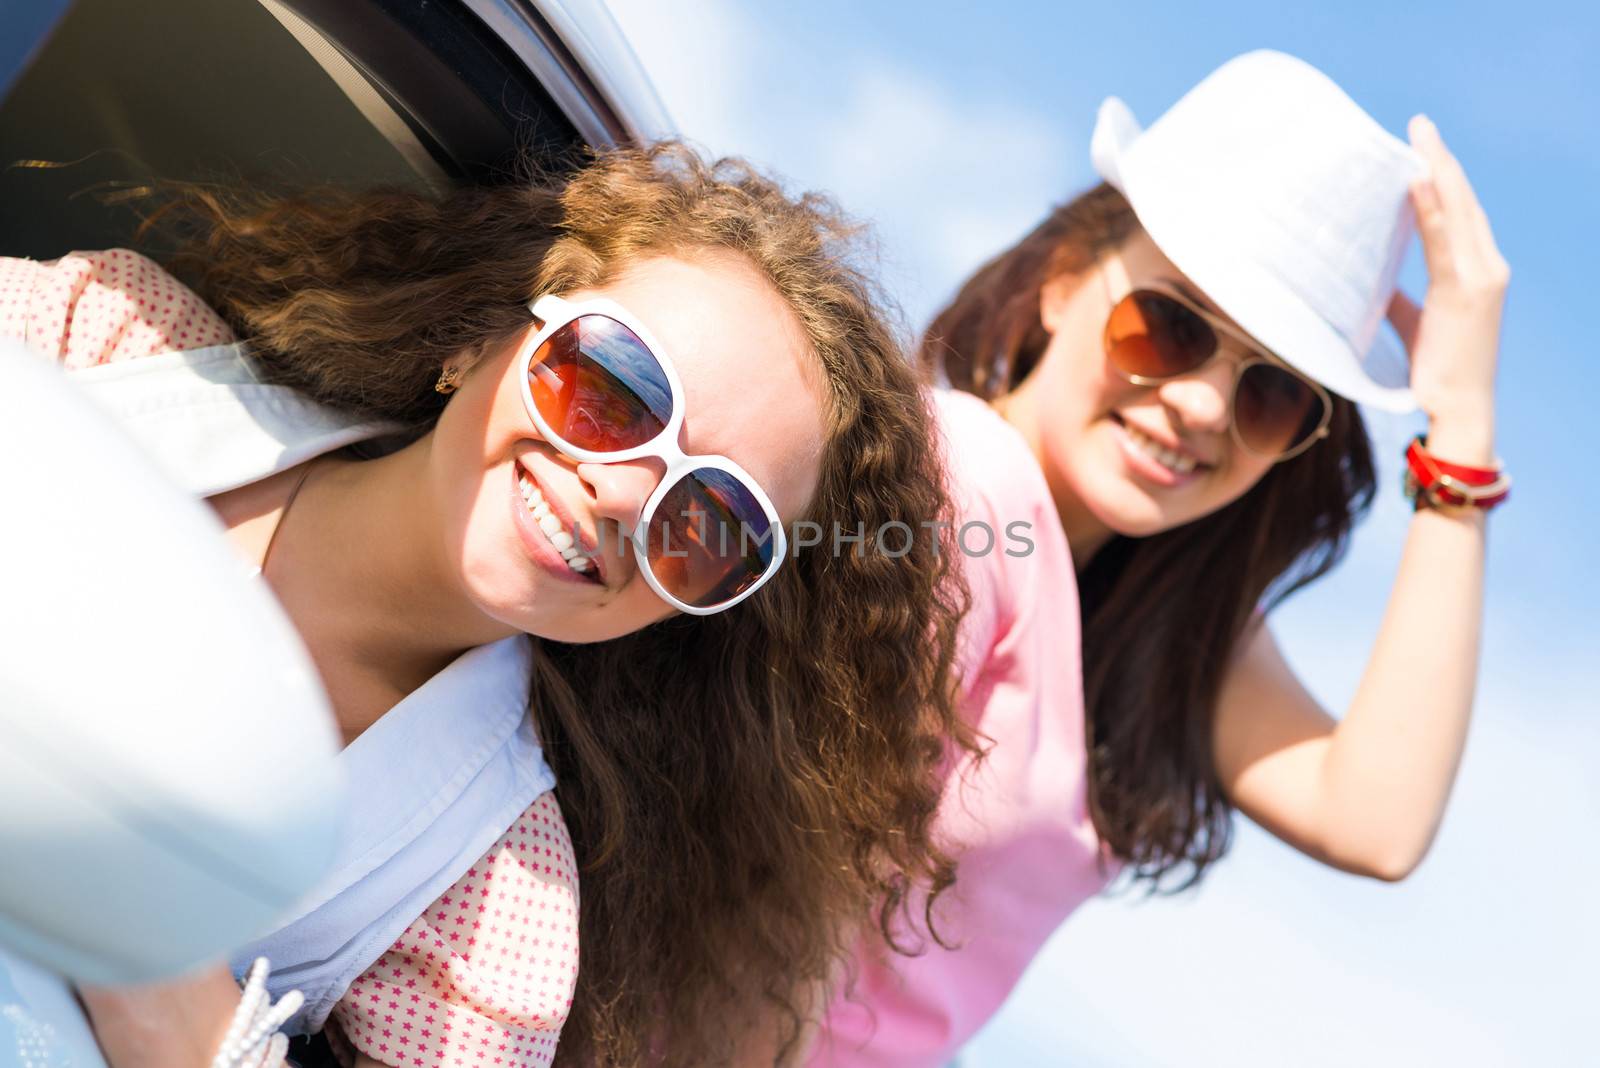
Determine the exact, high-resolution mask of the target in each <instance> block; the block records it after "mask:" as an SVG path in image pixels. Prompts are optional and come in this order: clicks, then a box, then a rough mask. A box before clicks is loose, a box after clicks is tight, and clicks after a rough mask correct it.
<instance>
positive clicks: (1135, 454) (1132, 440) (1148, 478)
mask: <svg viewBox="0 0 1600 1068" xmlns="http://www.w3.org/2000/svg"><path fill="white" fill-rule="evenodd" d="M1111 422H1112V426H1113V430H1112V433H1113V434H1115V435H1116V438H1117V445H1118V448H1119V449H1120V451H1121V453H1122V457H1123V461H1124V462H1125V463H1126V464H1127V465H1128V467H1129V469H1130V470H1131V471H1132V473H1133V474H1135V475H1137V476H1139V477H1140V478H1141V479H1142V480H1143V481H1145V482H1150V483H1154V484H1155V485H1157V486H1161V487H1163V488H1166V489H1176V488H1179V487H1181V486H1187V485H1189V484H1190V483H1191V482H1194V481H1195V480H1196V479H1198V478H1199V477H1200V476H1201V475H1203V474H1205V473H1206V472H1207V471H1208V470H1209V468H1208V467H1207V466H1205V465H1203V464H1197V465H1196V466H1195V467H1194V469H1193V470H1190V471H1188V472H1183V473H1180V472H1178V471H1175V470H1173V469H1172V468H1170V467H1168V466H1167V465H1166V464H1164V463H1162V462H1160V461H1159V460H1157V459H1156V458H1155V457H1154V456H1151V455H1150V454H1149V453H1148V452H1146V451H1145V446H1143V445H1142V444H1141V443H1140V442H1139V441H1138V440H1137V438H1136V437H1135V436H1134V432H1133V431H1131V430H1130V429H1129V428H1128V427H1127V426H1126V425H1125V424H1124V423H1123V421H1122V420H1121V419H1120V418H1116V417H1113V419H1112V420H1111Z"/></svg>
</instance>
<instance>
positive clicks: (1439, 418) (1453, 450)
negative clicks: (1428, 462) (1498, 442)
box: [1428, 409, 1495, 467]
mask: <svg viewBox="0 0 1600 1068" xmlns="http://www.w3.org/2000/svg"><path fill="white" fill-rule="evenodd" d="M1428 451H1429V452H1430V453H1432V454H1433V455H1435V456H1437V457H1439V458H1440V459H1441V460H1448V461H1450V462H1451V463H1458V464H1468V465H1471V466H1474V467H1490V466H1493V465H1494V463H1495V454H1494V412H1493V410H1492V409H1484V410H1481V411H1478V412H1468V411H1466V410H1460V409H1458V410H1455V411H1451V412H1448V413H1442V414H1438V415H1435V414H1432V413H1430V414H1429V417H1428Z"/></svg>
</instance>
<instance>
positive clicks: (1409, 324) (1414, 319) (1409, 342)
mask: <svg viewBox="0 0 1600 1068" xmlns="http://www.w3.org/2000/svg"><path fill="white" fill-rule="evenodd" d="M1389 322H1391V323H1393V324H1394V329H1395V332H1396V333H1397V334H1399V335H1400V340H1401V341H1402V342H1404V343H1405V346H1406V351H1407V352H1411V351H1412V350H1413V349H1414V348H1415V347H1416V340H1417V327H1418V326H1420V325H1421V324H1422V306H1421V305H1419V304H1418V303H1417V302H1416V301H1414V300H1412V299H1411V298H1410V297H1408V296H1406V294H1405V292H1404V291H1403V290H1399V289H1397V290H1395V291H1394V296H1393V297H1391V298H1390V299H1389Z"/></svg>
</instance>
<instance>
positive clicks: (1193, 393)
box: [1156, 353, 1239, 434]
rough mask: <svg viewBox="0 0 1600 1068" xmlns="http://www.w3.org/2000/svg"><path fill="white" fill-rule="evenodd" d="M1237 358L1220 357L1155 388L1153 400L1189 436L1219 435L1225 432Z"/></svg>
mask: <svg viewBox="0 0 1600 1068" xmlns="http://www.w3.org/2000/svg"><path fill="white" fill-rule="evenodd" d="M1238 363H1239V358H1238V357H1237V356H1235V355H1233V354H1231V353H1223V354H1220V355H1219V356H1218V357H1217V358H1216V359H1213V360H1209V361H1207V362H1206V364H1205V365H1204V366H1201V367H1198V368H1196V369H1195V370H1193V371H1190V372H1189V373H1188V374H1185V375H1180V376H1179V377H1177V378H1174V379H1172V380H1171V381H1168V382H1163V383H1161V385H1160V386H1158V387H1156V396H1157V397H1159V398H1160V400H1161V403H1162V404H1163V405H1165V406H1166V407H1167V408H1168V409H1169V410H1171V411H1172V412H1173V413H1174V414H1175V415H1176V416H1177V417H1178V422H1179V423H1180V425H1181V426H1182V427H1183V429H1185V430H1188V431H1190V432H1192V433H1214V434H1221V433H1224V432H1226V431H1227V429H1228V405H1229V403H1230V402H1231V400H1232V395H1233V379H1234V375H1235V373H1236V372H1237V368H1238Z"/></svg>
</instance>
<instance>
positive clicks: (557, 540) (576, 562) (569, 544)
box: [517, 466, 604, 585]
mask: <svg viewBox="0 0 1600 1068" xmlns="http://www.w3.org/2000/svg"><path fill="white" fill-rule="evenodd" d="M517 490H518V492H520V493H521V494H522V500H523V503H524V504H525V505H526V507H527V509H528V514H529V516H530V518H532V519H533V521H534V522H533V525H534V526H536V527H538V528H539V533H540V534H542V535H543V536H544V539H545V541H547V542H548V543H549V545H550V547H551V548H552V549H554V550H555V551H556V552H557V553H559V554H560V555H561V559H562V560H564V561H566V565H567V568H568V570H570V571H571V572H572V573H573V574H575V575H579V576H581V577H583V578H585V579H587V580H588V581H590V582H593V583H595V584H597V585H604V580H603V579H602V577H601V575H600V571H599V566H598V564H597V563H596V560H595V558H593V557H590V556H587V555H585V554H584V547H583V546H582V545H580V544H578V542H577V541H575V540H574V539H573V536H572V533H573V532H572V531H571V530H566V529H563V528H562V525H561V517H560V516H558V515H557V514H556V513H555V511H554V510H553V509H552V508H551V507H550V502H549V501H547V500H545V497H544V494H543V493H542V492H541V491H540V489H539V487H538V486H537V485H535V484H534V481H533V479H532V477H530V476H529V474H528V472H527V471H526V470H524V469H523V468H522V467H521V466H518V468H517ZM580 533H581V531H580ZM590 551H591V552H592V551H593V550H592V549H591V550H590Z"/></svg>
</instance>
